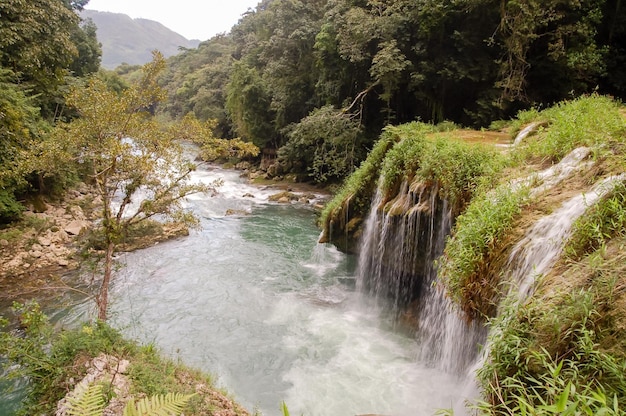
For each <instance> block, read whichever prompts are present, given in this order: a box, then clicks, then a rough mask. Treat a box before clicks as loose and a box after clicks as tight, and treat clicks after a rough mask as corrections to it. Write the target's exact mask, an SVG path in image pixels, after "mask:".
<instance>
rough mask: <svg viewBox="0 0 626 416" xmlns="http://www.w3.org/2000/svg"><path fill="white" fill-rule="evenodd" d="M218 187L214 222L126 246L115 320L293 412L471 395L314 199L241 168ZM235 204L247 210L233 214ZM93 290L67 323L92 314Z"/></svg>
mask: <svg viewBox="0 0 626 416" xmlns="http://www.w3.org/2000/svg"><path fill="white" fill-rule="evenodd" d="M215 179H221V180H222V181H223V185H222V186H221V187H220V188H219V191H218V193H217V194H216V195H213V196H211V195H200V194H198V195H193V196H191V197H190V198H189V199H188V201H187V204H188V207H189V208H190V209H192V210H193V211H194V212H195V213H196V214H197V215H198V216H199V217H200V218H201V228H200V229H199V230H195V231H192V232H191V234H190V235H189V236H188V237H184V238H179V239H176V240H172V241H168V242H165V243H160V244H158V245H156V246H154V247H151V248H147V249H143V250H139V251H136V252H132V253H124V254H121V255H120V256H119V257H118V258H117V260H118V261H119V264H120V267H119V269H118V270H117V271H116V274H115V277H114V282H113V286H112V291H111V304H110V313H109V315H110V323H111V324H112V325H113V326H114V327H117V328H120V329H121V330H122V332H123V333H124V334H125V335H127V336H129V337H131V338H133V339H136V340H138V341H140V342H142V343H149V342H152V343H154V344H155V345H156V346H157V347H158V348H159V349H160V350H161V351H162V352H163V353H164V354H165V355H168V356H170V357H172V358H174V359H180V360H182V361H183V362H184V363H186V364H187V365H190V366H193V367H197V368H200V369H202V370H205V371H208V372H210V373H212V374H214V375H215V376H216V377H217V384H218V385H219V386H220V387H224V388H225V389H227V390H228V391H229V392H230V393H232V395H233V396H234V398H235V399H236V400H237V401H238V402H240V403H241V404H242V405H244V406H245V407H246V408H248V409H249V410H250V411H251V412H252V411H259V412H260V413H261V414H263V415H266V416H277V415H279V414H282V413H281V411H280V405H281V402H283V401H284V402H285V403H286V404H287V406H288V408H289V410H290V412H291V414H294V415H300V414H302V415H305V416H340V415H346V416H348V415H358V414H381V415H393V416H409V415H411V416H414V415H431V414H433V413H434V412H435V411H436V410H437V409H439V408H450V407H453V406H455V405H456V406H458V402H459V400H460V399H459V398H460V397H461V395H462V393H461V392H462V390H463V388H464V386H463V383H464V382H463V380H464V377H458V376H456V375H454V374H448V373H446V372H444V371H442V370H440V369H437V368H435V367H433V366H430V365H428V364H427V363H422V362H419V359H418V357H419V346H418V345H417V342H416V340H415V338H414V337H412V336H411V335H409V334H406V333H403V332H402V331H399V330H397V328H396V325H394V322H393V319H392V316H391V314H390V313H389V312H388V311H387V310H386V308H385V307H384V306H380V305H379V303H378V302H376V301H374V300H373V299H371V298H369V297H368V296H367V295H365V294H362V293H359V292H358V291H356V290H355V289H354V284H351V283H350V282H353V280H354V271H355V269H356V265H355V263H356V259H354V258H352V257H350V256H348V255H345V254H343V253H340V252H339V251H337V250H336V249H335V248H334V247H332V246H330V245H321V244H318V243H317V240H318V237H319V230H318V229H317V228H316V226H315V219H316V214H315V211H314V210H313V209H312V208H311V205H309V204H305V203H294V204H277V203H271V202H268V197H269V195H270V194H272V193H275V192H276V191H275V190H274V191H272V190H269V189H261V188H259V187H254V186H251V185H249V184H248V183H247V181H246V180H244V179H242V178H240V177H239V173H238V172H236V171H232V170H225V169H221V168H216V167H213V168H207V169H199V170H198V171H197V172H194V180H198V181H203V182H206V183H210V182H211V181H213V180H215ZM227 210H235V211H236V212H237V213H238V214H237V215H230V216H227V215H226V212H227ZM93 312H94V306H93V305H92V304H91V303H83V304H82V305H79V306H77V307H74V308H73V309H72V310H71V311H69V313H68V315H67V316H66V317H65V318H64V320H65V321H67V323H78V322H81V321H84V320H85V319H89V317H90V316H92V314H93Z"/></svg>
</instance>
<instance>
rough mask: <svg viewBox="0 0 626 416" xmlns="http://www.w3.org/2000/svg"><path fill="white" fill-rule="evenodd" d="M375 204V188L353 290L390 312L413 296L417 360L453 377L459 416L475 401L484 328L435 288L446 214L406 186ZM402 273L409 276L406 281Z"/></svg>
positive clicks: (434, 199) (431, 198) (418, 189)
mask: <svg viewBox="0 0 626 416" xmlns="http://www.w3.org/2000/svg"><path fill="white" fill-rule="evenodd" d="M380 181H381V183H382V181H383V179H382V178H381V179H380ZM381 203H382V192H381V191H380V187H379V189H378V191H377V192H376V195H375V198H374V201H373V203H372V208H371V209H370V212H369V214H368V217H367V219H366V221H365V224H364V231H363V238H362V243H361V252H360V255H359V266H358V269H357V287H359V288H360V289H361V290H364V291H367V292H369V293H372V294H373V295H375V297H376V298H383V299H387V300H389V303H390V304H391V305H392V307H393V308H396V309H402V308H403V306H402V305H403V304H405V303H406V301H407V300H408V301H411V300H412V299H413V297H415V296H416V293H418V295H417V298H416V299H415V302H418V306H417V308H412V309H413V310H414V311H416V313H417V315H418V316H417V317H415V319H416V323H417V330H416V335H415V336H416V343H417V345H416V348H417V361H418V362H419V363H422V365H426V366H428V367H429V368H432V369H433V370H434V369H439V371H441V372H443V373H445V374H450V375H453V376H454V377H455V379H456V382H455V387H454V390H453V397H454V402H453V403H451V407H452V408H454V410H455V414H457V415H462V414H465V413H466V409H465V402H466V401H468V400H470V401H471V400H473V399H475V398H476V397H477V388H476V385H475V383H474V382H473V380H474V375H473V370H472V369H471V368H470V367H471V365H472V364H473V363H474V362H475V360H476V358H477V356H478V354H479V348H480V344H481V343H483V342H484V340H485V338H486V328H485V327H484V326H483V325H482V324H480V323H473V324H467V322H466V321H465V320H464V319H463V317H462V316H461V314H460V313H459V311H458V310H457V309H456V308H454V307H453V305H452V304H451V303H450V301H449V299H448V297H447V296H446V295H445V293H444V292H443V290H441V289H440V288H438V287H437V286H436V285H435V283H436V277H437V270H436V268H435V266H434V261H435V260H436V259H437V258H438V257H439V256H440V255H441V254H442V253H443V249H444V245H445V239H446V237H447V236H448V235H449V233H450V229H451V226H452V224H451V222H452V215H451V212H450V210H449V208H448V206H447V203H446V202H445V201H441V200H440V199H439V195H438V192H437V190H436V189H431V188H429V187H427V186H419V185H414V186H411V187H409V186H408V184H407V183H404V184H402V186H401V189H400V192H399V194H398V197H397V198H396V199H395V200H394V201H392V202H390V203H388V206H387V207H385V208H384V209H383V207H382V206H381ZM389 265H391V266H389ZM402 267H405V269H402ZM407 269H411V271H410V273H414V274H415V276H411V277H410V278H407V277H406V275H405V273H406V270H407ZM389 298H391V299H389ZM383 304H385V302H383ZM405 306H406V305H405ZM415 414H424V413H419V412H418V413H415Z"/></svg>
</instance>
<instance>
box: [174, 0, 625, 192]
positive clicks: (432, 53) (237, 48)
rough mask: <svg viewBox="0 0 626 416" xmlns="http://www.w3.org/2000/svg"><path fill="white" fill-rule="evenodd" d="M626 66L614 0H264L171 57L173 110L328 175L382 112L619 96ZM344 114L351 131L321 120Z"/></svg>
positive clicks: (500, 111) (432, 117)
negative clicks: (228, 27)
mask: <svg viewBox="0 0 626 416" xmlns="http://www.w3.org/2000/svg"><path fill="white" fill-rule="evenodd" d="M625 70H626V6H624V5H623V4H622V2H621V1H619V0H525V1H514V0H384V1H383V0H306V1H305V0H302V1H300V0H264V1H261V2H260V3H259V5H258V6H257V8H256V10H254V11H250V12H248V13H247V14H245V15H244V16H243V17H242V19H241V20H240V21H239V23H238V24H237V25H236V26H235V27H234V28H233V30H232V31H231V33H229V34H225V35H220V36H217V37H215V38H213V39H211V40H209V41H206V42H204V43H202V44H201V45H200V47H199V48H198V49H193V50H188V51H185V52H184V53H181V54H180V55H178V56H176V57H174V58H172V59H171V60H170V63H169V74H168V75H167V77H166V79H165V80H164V82H165V85H166V86H167V89H168V90H169V92H170V99H169V102H168V104H167V108H166V109H165V110H166V111H167V112H168V113H170V115H171V116H173V117H180V116H181V115H184V114H186V113H187V112H190V111H191V112H193V113H195V115H196V116H197V117H198V118H200V119H204V118H214V119H217V120H218V132H217V133H218V134H219V135H221V136H223V137H234V136H240V137H242V138H243V139H245V140H251V141H253V142H254V143H255V144H257V145H258V146H260V147H266V148H274V149H281V148H282V150H281V151H279V155H280V154H282V156H283V159H282V160H283V162H284V164H285V166H286V167H287V168H294V167H295V168H298V167H299V166H300V167H303V168H304V169H305V170H307V172H309V174H311V176H313V177H317V179H322V180H324V179H332V177H333V176H335V177H337V176H341V175H342V174H343V173H344V172H345V170H346V168H348V166H343V165H342V166H340V167H339V168H338V169H333V168H334V167H337V164H343V163H344V162H345V163H347V164H350V163H353V162H354V161H355V160H358V159H360V158H362V156H363V151H364V149H368V148H371V144H372V140H373V139H374V138H376V137H378V134H379V133H380V130H381V128H382V127H383V126H384V125H386V124H389V123H392V124H398V123H403V122H408V121H412V120H416V119H419V120H421V121H425V122H434V123H438V122H441V121H444V120H448V121H453V122H455V123H459V124H462V125H465V126H473V127H485V126H488V125H489V124H490V123H491V122H492V121H494V120H498V119H503V118H504V119H506V118H509V117H511V116H514V115H515V114H516V113H517V111H519V110H520V109H526V108H529V107H532V106H534V107H538V108H544V107H546V106H549V105H551V104H554V103H555V102H557V101H560V100H562V99H565V98H573V97H576V96H579V95H581V94H585V93H591V92H594V91H597V92H600V93H603V94H610V95H613V96H615V97H617V98H623V97H624V96H625V94H626V72H625ZM325 120H326V121H327V122H325ZM338 122H339V123H340V124H343V127H342V129H347V133H346V134H343V135H341V134H339V135H338V134H337V129H332V128H331V129H329V128H325V127H324V126H326V127H327V126H328V125H329V123H330V124H333V123H338ZM303 123H305V125H303ZM340 130H341V129H340ZM325 158H326V159H327V160H324V159H325Z"/></svg>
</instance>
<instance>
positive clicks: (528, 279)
mask: <svg viewBox="0 0 626 416" xmlns="http://www.w3.org/2000/svg"><path fill="white" fill-rule="evenodd" d="M625 178H626V175H619V176H611V177H608V178H606V179H604V180H602V181H600V182H599V183H597V184H596V185H595V186H594V187H593V188H591V190H589V191H588V192H583V193H580V194H578V195H576V196H574V197H572V198H570V199H569V200H567V201H566V202H565V203H563V205H561V207H560V208H559V209H558V210H556V211H554V212H553V213H552V214H550V215H547V216H545V217H543V218H541V219H539V220H538V221H537V222H536V223H535V224H534V225H533V226H532V227H531V228H530V229H529V230H528V231H527V232H526V235H525V236H524V238H523V239H522V240H521V241H520V242H519V243H517V244H516V245H515V247H514V248H513V250H512V251H511V254H510V256H509V262H508V265H507V269H508V270H510V277H509V280H510V282H511V290H512V291H514V292H516V293H517V294H518V299H519V300H523V299H526V298H527V297H528V296H530V295H531V293H532V288H533V286H534V283H535V281H536V280H537V278H538V277H540V276H542V275H543V274H545V273H547V272H548V271H550V269H551V268H552V266H553V265H554V263H555V262H556V261H557V260H558V258H559V257H560V255H561V252H562V251H563V247H564V245H565V242H566V240H567V238H568V237H569V235H570V233H571V230H572V225H573V224H574V222H575V221H576V220H577V219H578V218H580V216H581V215H583V214H584V213H585V211H586V210H587V208H589V207H590V206H591V205H593V204H595V203H596V202H597V201H598V200H599V199H600V198H601V197H602V196H603V195H605V194H606V193H607V192H609V191H610V190H611V189H612V188H613V187H614V186H615V184H616V183H617V182H619V181H623V180H624V179H625Z"/></svg>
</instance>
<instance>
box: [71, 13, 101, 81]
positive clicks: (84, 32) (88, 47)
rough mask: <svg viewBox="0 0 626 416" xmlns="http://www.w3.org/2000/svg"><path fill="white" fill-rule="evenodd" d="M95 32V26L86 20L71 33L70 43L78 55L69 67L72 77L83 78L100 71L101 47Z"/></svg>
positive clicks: (89, 20) (91, 21)
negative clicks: (71, 42)
mask: <svg viewBox="0 0 626 416" xmlns="http://www.w3.org/2000/svg"><path fill="white" fill-rule="evenodd" d="M96 30H97V28H96V24H95V23H94V22H93V20H91V19H88V20H85V21H83V23H82V24H81V26H80V27H78V28H76V30H75V31H74V32H73V33H72V41H73V42H74V45H76V49H77V51H78V55H77V56H76V58H75V59H74V61H73V62H72V64H71V65H70V67H69V69H70V71H71V73H72V74H73V75H74V76H77V77H84V76H87V75H90V74H93V73H95V72H98V69H100V58H101V57H102V47H101V45H100V43H99V42H98V38H97V36H96Z"/></svg>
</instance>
